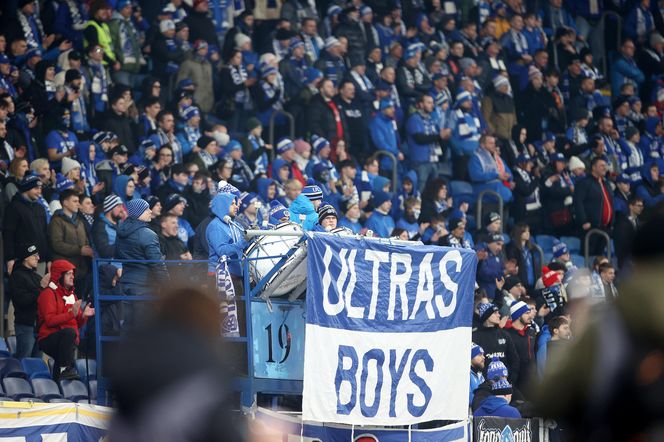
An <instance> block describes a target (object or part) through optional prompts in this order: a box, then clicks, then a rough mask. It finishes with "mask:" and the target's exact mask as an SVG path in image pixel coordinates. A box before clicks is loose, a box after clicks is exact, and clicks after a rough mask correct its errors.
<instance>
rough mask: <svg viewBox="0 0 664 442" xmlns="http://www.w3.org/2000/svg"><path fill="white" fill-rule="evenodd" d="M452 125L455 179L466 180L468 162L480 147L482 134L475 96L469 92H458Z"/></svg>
mask: <svg viewBox="0 0 664 442" xmlns="http://www.w3.org/2000/svg"><path fill="white" fill-rule="evenodd" d="M450 125H451V127H453V128H454V129H453V130H452V139H451V141H452V161H453V165H452V169H453V172H454V179H457V180H465V179H466V177H467V176H468V162H469V160H470V158H471V157H472V156H473V154H474V153H475V152H476V151H477V150H478V149H479V147H480V134H481V125H480V120H479V118H478V117H477V116H476V115H474V114H473V97H472V96H471V94H470V93H469V92H467V91H463V92H460V93H459V94H457V97H456V102H455V103H454V111H453V113H452V117H451V122H450ZM491 138H493V137H491ZM494 142H495V140H494Z"/></svg>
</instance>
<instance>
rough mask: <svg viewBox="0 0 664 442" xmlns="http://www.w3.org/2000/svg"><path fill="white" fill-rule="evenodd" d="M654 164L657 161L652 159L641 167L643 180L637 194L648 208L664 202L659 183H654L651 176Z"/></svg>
mask: <svg viewBox="0 0 664 442" xmlns="http://www.w3.org/2000/svg"><path fill="white" fill-rule="evenodd" d="M653 163H656V161H655V160H654V159H651V160H650V161H647V162H646V164H644V165H643V166H642V167H641V177H642V179H641V183H640V184H639V186H638V187H637V188H636V194H637V195H638V196H640V197H641V198H642V199H643V203H644V204H645V206H646V207H651V206H654V205H656V204H659V203H661V202H662V201H664V193H661V192H660V191H659V186H658V185H657V183H655V182H653V180H652V177H651V176H650V168H651V167H652V165H653ZM660 175H661V169H660Z"/></svg>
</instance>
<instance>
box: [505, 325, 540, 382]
mask: <svg viewBox="0 0 664 442" xmlns="http://www.w3.org/2000/svg"><path fill="white" fill-rule="evenodd" d="M504 330H505V331H506V332H507V333H508V334H509V335H510V337H511V338H512V342H514V348H515V349H516V352H517V354H518V355H519V379H518V381H516V385H517V387H518V388H519V390H521V391H523V392H527V390H528V388H529V387H530V383H531V382H532V381H533V380H534V378H535V370H536V367H535V342H536V340H537V333H536V332H535V329H533V328H532V327H526V328H524V329H522V330H517V329H516V328H514V327H513V325H512V322H511V321H507V324H506V325H505V329H504Z"/></svg>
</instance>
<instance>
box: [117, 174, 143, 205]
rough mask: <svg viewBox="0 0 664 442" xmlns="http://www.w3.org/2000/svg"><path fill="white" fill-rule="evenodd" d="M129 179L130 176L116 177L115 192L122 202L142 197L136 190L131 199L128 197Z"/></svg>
mask: <svg viewBox="0 0 664 442" xmlns="http://www.w3.org/2000/svg"><path fill="white" fill-rule="evenodd" d="M129 180H131V177H130V176H128V175H120V176H119V177H117V178H116V179H115V182H114V183H113V193H114V194H116V195H117V196H119V197H120V199H121V200H122V202H123V203H125V204H126V203H127V202H128V201H129V200H130V199H132V200H135V199H139V198H140V196H139V195H138V194H137V193H136V192H134V195H133V196H132V197H131V198H130V199H127V184H128V183H129ZM134 184H135V183H134Z"/></svg>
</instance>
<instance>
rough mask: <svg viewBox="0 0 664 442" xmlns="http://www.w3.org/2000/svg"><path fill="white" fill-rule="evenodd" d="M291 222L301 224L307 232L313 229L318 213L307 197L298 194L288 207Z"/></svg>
mask: <svg viewBox="0 0 664 442" xmlns="http://www.w3.org/2000/svg"><path fill="white" fill-rule="evenodd" d="M288 211H289V212H290V219H291V221H292V222H294V223H297V224H299V225H301V226H302V228H303V229H304V230H305V231H306V232H308V231H310V230H313V228H314V226H315V225H316V224H317V223H318V214H316V210H315V209H314V205H313V203H312V202H311V201H309V198H307V197H306V196H304V195H298V197H297V198H295V200H294V201H293V202H292V203H291V205H290V207H289V208H288Z"/></svg>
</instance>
